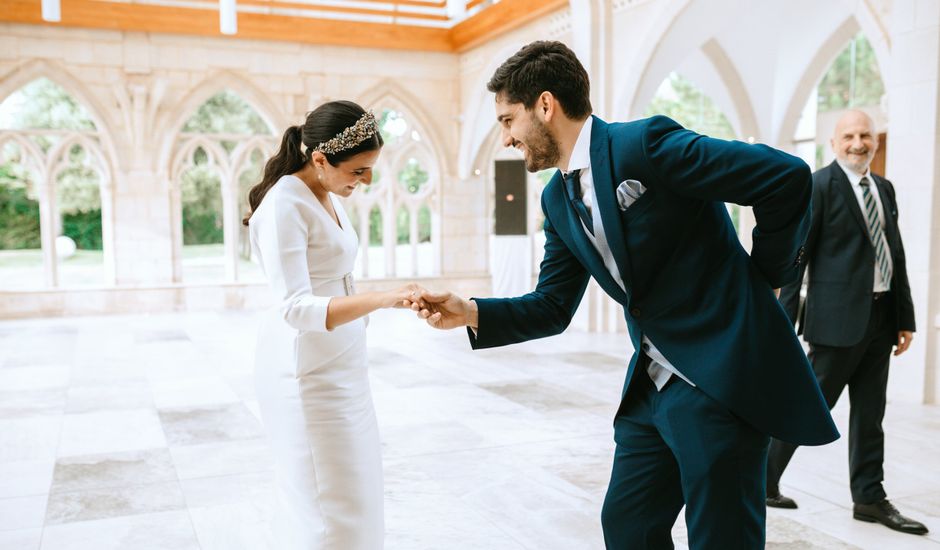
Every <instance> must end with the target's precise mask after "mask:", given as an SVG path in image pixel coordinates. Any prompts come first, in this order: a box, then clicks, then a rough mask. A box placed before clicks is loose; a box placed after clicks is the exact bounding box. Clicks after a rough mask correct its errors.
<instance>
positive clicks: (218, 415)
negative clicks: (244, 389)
mask: <svg viewBox="0 0 940 550" xmlns="http://www.w3.org/2000/svg"><path fill="white" fill-rule="evenodd" d="M160 421H161V422H162V423H163V430H164V431H165V432H166V439H167V441H168V442H169V444H170V445H173V446H177V445H199V444H202V443H215V442H219V441H233V440H240V439H255V438H259V437H261V436H262V435H263V432H262V430H261V424H260V423H259V422H258V419H257V418H255V416H254V415H253V414H252V413H251V411H249V410H248V409H247V408H246V407H245V405H244V404H242V403H231V404H226V405H215V406H208V407H199V408H181V409H165V410H161V411H160Z"/></svg>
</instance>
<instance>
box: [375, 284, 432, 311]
mask: <svg viewBox="0 0 940 550" xmlns="http://www.w3.org/2000/svg"><path fill="white" fill-rule="evenodd" d="M424 292H427V290H425V289H424V287H422V286H420V285H417V284H415V283H409V284H407V285H405V286H403V287H399V288H396V289H394V290H388V291H386V292H384V293H383V294H384V296H383V300H382V301H383V304H382V307H394V308H399V309H405V308H410V307H411V305H412V304H413V303H416V301H417V303H420V304H422V307H423V305H424V302H421V301H420V296H421V294H422V293H424Z"/></svg>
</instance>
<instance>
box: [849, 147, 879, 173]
mask: <svg viewBox="0 0 940 550" xmlns="http://www.w3.org/2000/svg"><path fill="white" fill-rule="evenodd" d="M855 152H856V151H849V153H855ZM849 153H846V154H845V156H844V157H843V158H842V159H841V160H842V162H844V163H845V164H846V165H848V167H849V168H851V169H852V170H853V171H854V172H856V173H859V174H864V173H865V172H867V171H868V167H869V166H870V165H871V161H872V159H873V158H875V150H874V149H869V150H868V151H867V152H866V153H864V154H865V158H864V160H858V156H857V155H850V154H849ZM858 153H859V154H861V152H858Z"/></svg>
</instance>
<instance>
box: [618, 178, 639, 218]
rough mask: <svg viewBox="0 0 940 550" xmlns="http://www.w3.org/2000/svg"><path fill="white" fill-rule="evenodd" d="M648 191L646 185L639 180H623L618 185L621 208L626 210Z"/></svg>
mask: <svg viewBox="0 0 940 550" xmlns="http://www.w3.org/2000/svg"><path fill="white" fill-rule="evenodd" d="M643 193H646V186H645V185H643V184H642V183H640V182H639V181H637V180H623V181H622V182H620V185H618V186H617V204H619V205H620V209H621V210H624V211H625V210H626V209H627V208H630V206H632V205H633V203H634V202H636V200H637V199H639V198H640V196H641V195H642V194H643Z"/></svg>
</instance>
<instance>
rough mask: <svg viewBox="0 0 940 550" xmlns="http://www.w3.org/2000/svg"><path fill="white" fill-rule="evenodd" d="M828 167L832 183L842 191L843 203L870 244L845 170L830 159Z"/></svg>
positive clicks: (864, 223) (856, 199)
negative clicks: (830, 162)
mask: <svg viewBox="0 0 940 550" xmlns="http://www.w3.org/2000/svg"><path fill="white" fill-rule="evenodd" d="M829 168H830V170H832V179H833V183H834V184H835V186H836V187H837V188H838V189H839V192H840V193H842V199H843V200H845V203H846V204H847V205H848V207H849V211H850V212H852V216H854V217H855V221H857V222H858V227H859V229H861V230H862V234H863V235H865V241H866V242H868V244H869V246H870V245H871V237H869V234H868V223H867V222H866V221H865V216H864V215H863V214H862V209H861V207H859V205H858V198H857V197H856V196H855V191H854V190H853V189H852V184H851V183H850V182H849V178H848V176H846V175H845V172H843V171H842V167H841V166H839V164H838V163H837V162H836V161H832V164H830V165H829Z"/></svg>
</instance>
